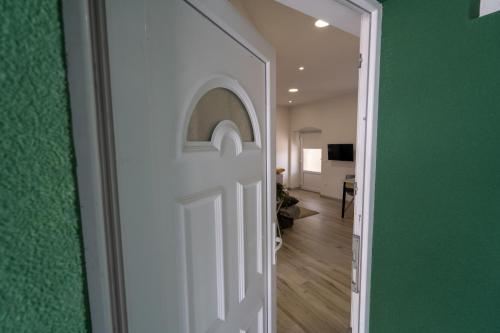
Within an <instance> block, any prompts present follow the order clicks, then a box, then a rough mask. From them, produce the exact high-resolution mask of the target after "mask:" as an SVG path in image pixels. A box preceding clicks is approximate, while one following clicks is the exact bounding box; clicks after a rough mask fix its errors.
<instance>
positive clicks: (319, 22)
mask: <svg viewBox="0 0 500 333" xmlns="http://www.w3.org/2000/svg"><path fill="white" fill-rule="evenodd" d="M314 25H315V26H316V27H317V28H325V27H327V26H329V25H330V23H328V22H326V21H323V20H316V22H314Z"/></svg>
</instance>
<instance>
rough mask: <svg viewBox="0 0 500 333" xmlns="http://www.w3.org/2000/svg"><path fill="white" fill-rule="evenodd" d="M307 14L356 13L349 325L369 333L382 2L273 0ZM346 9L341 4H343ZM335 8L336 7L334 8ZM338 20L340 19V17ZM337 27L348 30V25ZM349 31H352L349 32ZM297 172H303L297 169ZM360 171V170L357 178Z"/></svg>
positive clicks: (336, 15) (334, 16) (357, 332)
mask: <svg viewBox="0 0 500 333" xmlns="http://www.w3.org/2000/svg"><path fill="white" fill-rule="evenodd" d="M275 1H277V2H280V3H281V4H283V5H285V6H289V7H291V8H294V9H296V10H298V11H301V12H303V13H305V14H307V15H310V16H311V15H313V16H316V17H318V18H327V19H328V18H332V22H331V23H332V24H333V25H335V21H338V19H340V17H339V15H341V14H339V13H340V12H339V5H343V6H346V7H348V8H350V9H352V10H354V11H356V12H357V13H359V14H360V15H361V29H360V54H361V57H362V66H361V68H360V75H359V82H358V114H357V138H356V182H357V185H358V195H357V196H356V204H355V222H354V230H353V236H359V239H360V259H361V260H360V261H359V263H358V267H356V271H357V273H358V276H359V280H358V289H359V293H354V292H352V294H351V296H352V297H351V299H352V302H351V303H352V304H351V326H352V332H354V333H368V332H369V322H370V283H371V258H372V230H373V209H374V200H375V162H376V146H377V118H378V90H379V68H380V39H381V34H382V31H381V24H382V5H381V4H380V3H379V2H378V1H376V0H308V1H307V2H304V1H301V0H275ZM344 8H345V7H344ZM335 11H337V12H335ZM341 23H342V22H341ZM343 23H344V24H343V25H342V26H341V27H340V28H341V29H344V30H346V31H350V30H352V29H351V28H350V27H349V26H348V24H345V22H343ZM351 32H353V31H351ZM301 174H302V173H301ZM360 175H363V176H362V177H360Z"/></svg>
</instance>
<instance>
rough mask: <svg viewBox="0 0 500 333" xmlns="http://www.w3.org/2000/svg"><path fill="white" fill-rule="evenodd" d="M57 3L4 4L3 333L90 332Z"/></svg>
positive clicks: (0, 103) (0, 9)
mask: <svg viewBox="0 0 500 333" xmlns="http://www.w3.org/2000/svg"><path fill="white" fill-rule="evenodd" d="M59 7H60V4H59V1H58V0H40V1H32V0H22V1H21V0H0V30H1V31H0V138H1V139H0V332H2V333H10V332H15V333H22V332H32V333H34V332H36V333H40V332H43V333H45V332H50V333H54V332H64V333H69V332H71V333H74V332H88V331H89V329H88V326H89V325H88V311H87V305H86V304H87V303H86V291H85V281H84V269H83V259H82V245H81V239H80V234H81V232H80V222H79V213H78V205H77V197H76V189H75V187H76V186H75V177H74V172H73V163H74V160H73V149H72V142H71V135H70V119H69V115H70V112H69V102H68V93H67V88H66V77H65V68H64V57H63V44H62V43H63V42H62V31H61V17H60V8H59Z"/></svg>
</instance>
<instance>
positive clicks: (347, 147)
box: [328, 143, 354, 161]
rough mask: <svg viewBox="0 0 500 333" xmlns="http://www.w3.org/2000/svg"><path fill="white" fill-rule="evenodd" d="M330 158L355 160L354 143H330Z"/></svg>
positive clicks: (334, 159)
mask: <svg viewBox="0 0 500 333" xmlns="http://www.w3.org/2000/svg"><path fill="white" fill-rule="evenodd" d="M328 159H329V160H333V161H354V145H353V144H352V143H348V144H345V143H343V144H329V145H328Z"/></svg>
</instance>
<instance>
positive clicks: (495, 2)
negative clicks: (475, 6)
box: [479, 0, 500, 17]
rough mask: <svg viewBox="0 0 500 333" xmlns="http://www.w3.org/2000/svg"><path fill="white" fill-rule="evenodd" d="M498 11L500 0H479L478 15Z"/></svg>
mask: <svg viewBox="0 0 500 333" xmlns="http://www.w3.org/2000/svg"><path fill="white" fill-rule="evenodd" d="M498 11H500V0H481V7H480V8H479V17H481V16H485V15H488V14H491V13H494V12H498Z"/></svg>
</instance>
